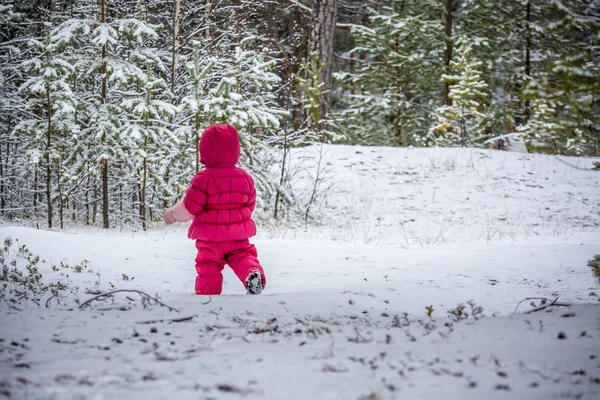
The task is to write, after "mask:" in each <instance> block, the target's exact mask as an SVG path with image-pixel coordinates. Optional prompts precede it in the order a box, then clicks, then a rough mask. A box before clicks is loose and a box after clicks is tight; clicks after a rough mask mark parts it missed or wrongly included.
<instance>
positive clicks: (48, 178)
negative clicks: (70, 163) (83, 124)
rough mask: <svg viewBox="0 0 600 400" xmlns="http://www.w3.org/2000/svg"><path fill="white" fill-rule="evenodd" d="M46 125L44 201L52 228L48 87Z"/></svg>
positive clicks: (50, 113) (50, 108)
mask: <svg viewBox="0 0 600 400" xmlns="http://www.w3.org/2000/svg"><path fill="white" fill-rule="evenodd" d="M46 103H47V113H48V115H47V127H46V203H47V211H48V228H49V229H51V228H52V190H51V187H50V185H51V184H52V166H51V164H50V161H51V159H50V146H51V144H52V142H51V140H52V135H51V134H52V103H50V89H46Z"/></svg>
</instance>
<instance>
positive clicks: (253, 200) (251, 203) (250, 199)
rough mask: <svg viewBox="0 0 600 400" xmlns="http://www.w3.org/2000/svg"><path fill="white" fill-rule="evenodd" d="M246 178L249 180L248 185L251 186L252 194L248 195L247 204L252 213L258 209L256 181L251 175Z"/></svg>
mask: <svg viewBox="0 0 600 400" xmlns="http://www.w3.org/2000/svg"><path fill="white" fill-rule="evenodd" d="M246 177H247V179H248V184H249V185H250V193H248V201H247V202H246V206H248V208H249V209H250V212H252V211H254V208H255V207H256V187H255V186H254V179H252V177H251V176H250V174H248V173H246Z"/></svg>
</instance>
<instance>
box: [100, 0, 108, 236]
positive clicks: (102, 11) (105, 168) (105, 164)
mask: <svg viewBox="0 0 600 400" xmlns="http://www.w3.org/2000/svg"><path fill="white" fill-rule="evenodd" d="M107 7H108V4H107V3H106V0H100V23H102V24H103V23H105V22H106V12H107ZM106 53H107V49H106V44H104V45H103V46H102V93H101V97H102V99H101V102H102V104H103V105H104V104H106V99H107V89H108V88H107V85H108V83H107V76H106ZM105 140H106V132H103V133H102V143H104V142H105ZM103 157H104V156H103ZM100 168H102V227H103V228H104V229H108V228H109V227H110V223H109V220H108V207H109V205H108V160H107V159H106V158H103V159H102V160H101V161H100Z"/></svg>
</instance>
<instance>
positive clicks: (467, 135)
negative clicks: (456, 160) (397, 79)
mask: <svg viewBox="0 0 600 400" xmlns="http://www.w3.org/2000/svg"><path fill="white" fill-rule="evenodd" d="M472 53H473V45H472V43H471V41H470V40H469V39H467V38H464V37H463V38H460V39H459V41H458V51H457V54H456V56H455V59H454V60H452V62H451V63H450V66H451V69H452V71H453V72H454V75H446V74H444V75H443V76H442V79H443V81H445V82H448V83H449V84H450V86H449V87H450V94H449V96H450V98H451V99H452V105H449V106H442V107H440V108H438V110H437V112H438V114H439V124H438V125H437V126H435V127H434V128H432V129H431V130H430V135H432V136H433V137H434V140H435V141H436V143H438V144H442V145H457V144H460V145H461V146H463V147H464V146H467V145H473V144H477V143H480V142H482V141H483V140H485V139H486V131H485V130H486V127H485V119H486V115H485V113H483V112H482V111H481V109H482V104H481V101H483V100H485V98H486V97H487V93H486V90H487V88H488V86H487V84H486V83H485V82H484V81H483V80H481V71H480V67H481V62H480V61H476V60H475V59H474V57H473V55H472Z"/></svg>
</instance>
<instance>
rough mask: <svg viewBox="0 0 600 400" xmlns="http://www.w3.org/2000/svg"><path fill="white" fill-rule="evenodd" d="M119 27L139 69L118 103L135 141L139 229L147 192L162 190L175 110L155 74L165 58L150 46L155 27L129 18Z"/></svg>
mask: <svg viewBox="0 0 600 400" xmlns="http://www.w3.org/2000/svg"><path fill="white" fill-rule="evenodd" d="M120 30H121V31H122V32H124V34H125V36H126V37H128V38H129V39H130V40H132V41H133V42H135V43H136V48H135V50H133V51H132V52H131V55H130V62H131V63H132V64H134V65H137V67H138V69H139V70H138V72H137V73H136V74H135V75H134V76H133V82H132V83H133V84H134V87H132V88H131V89H133V92H132V93H130V94H128V95H127V96H126V97H125V98H124V99H123V101H122V103H121V106H122V107H123V109H124V110H126V111H127V112H128V119H129V120H128V121H127V122H126V125H125V129H124V130H125V133H126V134H128V135H130V136H131V137H132V139H133V140H134V141H135V142H136V149H135V152H136V153H137V156H138V157H139V158H136V161H135V165H136V167H135V169H136V175H137V176H138V177H139V181H138V187H139V215H140V221H141V223H142V228H143V229H147V227H148V220H149V219H152V210H153V207H152V204H151V196H150V191H151V190H152V189H154V193H152V194H153V195H155V194H157V193H158V192H157V191H160V190H162V189H164V186H165V184H164V183H165V182H164V176H165V172H166V169H167V168H168V164H169V159H170V157H169V151H168V150H169V142H171V141H177V138H176V137H175V136H174V135H173V134H172V130H171V129H170V127H169V123H168V119H169V118H171V117H173V116H175V114H176V111H177V109H176V107H175V106H174V105H173V104H171V103H169V102H168V101H165V100H162V98H168V97H169V96H168V86H167V82H166V81H165V79H163V78H162V77H161V76H160V75H155V74H154V71H155V70H156V71H159V72H161V73H163V74H164V73H165V72H166V67H165V60H166V59H168V58H167V57H166V55H165V54H164V53H161V52H160V51H158V50H157V49H155V48H152V47H150V45H151V43H152V42H153V41H156V40H157V39H158V34H157V33H156V30H155V27H153V26H151V25H149V24H146V23H144V22H143V21H140V20H135V19H128V20H122V21H121V26H120ZM151 184H152V185H151ZM159 196H160V194H159Z"/></svg>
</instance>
